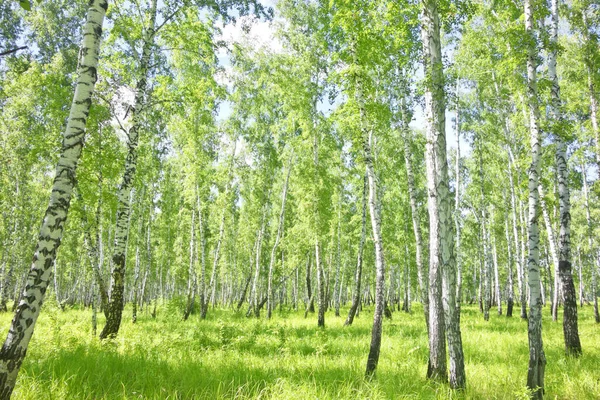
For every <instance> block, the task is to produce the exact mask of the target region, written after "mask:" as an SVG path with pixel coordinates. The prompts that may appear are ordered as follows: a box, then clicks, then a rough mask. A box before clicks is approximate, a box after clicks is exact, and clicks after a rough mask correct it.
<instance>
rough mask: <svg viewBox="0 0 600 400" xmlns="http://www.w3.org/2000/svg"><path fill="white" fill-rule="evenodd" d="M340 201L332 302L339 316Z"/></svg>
mask: <svg viewBox="0 0 600 400" xmlns="http://www.w3.org/2000/svg"><path fill="white" fill-rule="evenodd" d="M341 219H342V202H341V200H340V204H339V208H338V226H337V251H336V257H335V263H336V267H335V283H334V286H333V302H334V308H335V316H336V317H339V316H340V293H341V292H342V290H341V283H340V269H341V264H342V259H341V258H342V254H341V253H342V250H341V241H342V239H341V236H342V221H341Z"/></svg>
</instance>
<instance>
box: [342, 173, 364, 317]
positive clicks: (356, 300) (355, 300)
mask: <svg viewBox="0 0 600 400" xmlns="http://www.w3.org/2000/svg"><path fill="white" fill-rule="evenodd" d="M362 193H363V195H362V218H361V230H360V241H359V243H358V251H357V262H356V273H355V275H354V292H353V295H352V305H351V306H350V310H349V311H348V318H346V322H344V325H345V326H348V325H352V322H353V321H354V316H355V315H357V311H358V307H359V306H360V283H361V279H362V264H363V249H364V247H365V240H366V236H367V176H366V175H365V176H364V178H363V191H362Z"/></svg>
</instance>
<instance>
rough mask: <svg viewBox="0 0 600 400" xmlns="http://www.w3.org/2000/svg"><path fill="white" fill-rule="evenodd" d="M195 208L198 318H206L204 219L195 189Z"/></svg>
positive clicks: (198, 195)
mask: <svg viewBox="0 0 600 400" xmlns="http://www.w3.org/2000/svg"><path fill="white" fill-rule="evenodd" d="M196 207H197V209H198V233H199V234H200V237H199V241H200V288H199V290H198V293H199V295H200V318H201V319H205V318H206V304H207V302H206V235H205V234H204V218H203V217H202V216H203V215H202V206H201V203H200V194H199V193H198V187H196Z"/></svg>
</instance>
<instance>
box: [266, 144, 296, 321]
mask: <svg viewBox="0 0 600 400" xmlns="http://www.w3.org/2000/svg"><path fill="white" fill-rule="evenodd" d="M293 158H294V155H293V153H292V155H291V156H290V161H289V165H288V171H287V174H286V176H285V182H284V184H283V192H282V193H281V211H280V212H279V225H278V226H277V236H275V243H273V249H272V250H271V261H270V262H269V277H268V282H267V318H268V319H271V314H272V312H273V308H274V303H273V300H274V299H273V270H274V264H275V256H276V253H277V247H278V246H279V241H280V240H281V235H282V234H283V223H284V218H285V201H286V199H287V189H288V182H289V181H290V172H291V171H292V164H293V162H294V161H293Z"/></svg>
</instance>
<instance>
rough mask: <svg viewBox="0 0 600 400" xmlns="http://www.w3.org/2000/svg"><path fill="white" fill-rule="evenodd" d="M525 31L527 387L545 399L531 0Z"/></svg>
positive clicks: (538, 148) (534, 40) (538, 146)
mask: <svg viewBox="0 0 600 400" xmlns="http://www.w3.org/2000/svg"><path fill="white" fill-rule="evenodd" d="M524 9H525V11H524V12H525V31H526V35H527V40H528V49H527V104H528V108H529V130H530V138H531V166H530V167H529V170H528V190H529V213H528V234H529V235H528V236H529V256H528V262H527V269H528V277H529V279H528V280H529V296H530V299H529V320H528V324H529V329H528V336H529V368H528V373H527V387H528V388H529V389H530V390H532V391H534V393H533V397H534V398H537V399H542V398H543V395H544V372H545V367H546V357H545V355H544V346H543V342H542V302H541V293H540V260H539V239H540V238H539V228H538V215H539V193H538V185H539V174H540V157H541V154H540V153H541V143H540V132H539V125H538V124H539V118H540V117H539V115H540V112H539V106H538V98H537V77H536V67H537V62H536V59H537V57H538V51H537V38H536V35H535V32H534V30H533V29H534V28H533V27H534V17H533V7H532V2H531V0H525V5H524Z"/></svg>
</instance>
